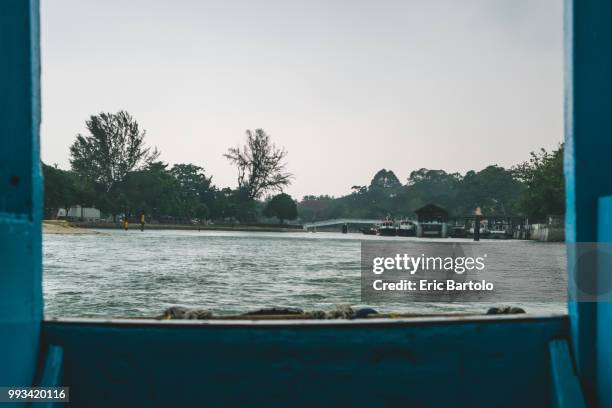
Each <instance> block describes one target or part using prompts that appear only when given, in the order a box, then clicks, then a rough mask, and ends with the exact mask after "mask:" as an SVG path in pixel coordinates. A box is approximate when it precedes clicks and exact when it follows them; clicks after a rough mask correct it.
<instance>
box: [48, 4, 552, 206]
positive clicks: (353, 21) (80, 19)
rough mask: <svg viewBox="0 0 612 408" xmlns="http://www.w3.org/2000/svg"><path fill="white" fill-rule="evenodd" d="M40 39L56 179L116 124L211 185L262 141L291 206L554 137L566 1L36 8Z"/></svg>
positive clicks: (499, 158)
mask: <svg viewBox="0 0 612 408" xmlns="http://www.w3.org/2000/svg"><path fill="white" fill-rule="evenodd" d="M41 25H42V72H43V74H42V110H43V123H42V129H41V132H42V133H41V135H42V136H41V138H42V158H43V160H44V161H45V162H47V163H57V164H58V165H59V166H60V167H62V168H68V167H69V162H68V155H69V152H68V147H69V145H70V144H71V143H72V142H73V140H74V137H75V135H76V134H77V133H79V132H81V133H83V132H85V129H84V122H85V120H86V119H87V118H88V117H89V115H91V114H94V113H98V112H100V111H110V112H115V111H117V110H120V109H125V110H127V111H129V112H130V113H131V114H132V115H134V116H135V117H136V119H137V120H138V121H139V122H140V124H141V126H142V127H144V128H145V129H146V130H147V135H148V136H147V138H148V142H149V143H150V144H152V145H156V146H157V147H158V148H159V149H160V150H161V152H162V156H161V158H162V160H164V161H166V162H169V163H181V162H192V163H195V164H198V165H200V166H202V167H204V168H205V169H206V171H207V173H208V174H212V175H213V182H214V183H215V184H217V185H220V186H235V185H236V172H235V169H234V168H233V167H232V166H231V165H230V164H229V163H228V162H227V160H226V159H225V158H223V157H222V154H223V153H224V152H225V151H226V149H227V148H228V147H229V146H235V145H237V144H241V143H242V141H243V139H244V131H245V129H247V128H251V129H254V128H263V129H265V130H266V131H267V132H268V133H269V134H271V135H272V138H273V139H274V141H275V142H276V143H277V144H278V145H282V146H284V147H285V148H286V149H287V150H288V152H289V155H288V169H289V170H290V171H291V172H292V173H293V174H294V175H295V179H294V181H293V185H292V186H291V187H290V188H288V189H287V192H289V193H290V194H292V195H294V196H296V198H300V197H301V196H302V195H305V194H316V195H318V194H330V195H341V194H346V193H348V192H350V187H351V186H352V185H355V184H360V185H361V184H367V183H369V181H370V179H371V178H372V176H373V175H374V173H375V172H376V171H378V170H379V169H381V168H383V167H384V168H387V169H391V170H393V171H394V172H395V173H396V174H397V176H398V177H399V178H400V180H401V181H402V182H405V180H406V178H407V177H408V175H409V174H410V172H411V171H412V170H415V169H418V168H421V167H427V168H436V169H438V168H440V169H445V170H447V171H459V172H464V171H466V170H470V169H475V170H479V169H481V168H483V167H485V166H486V165H488V164H492V163H497V164H499V165H502V166H510V165H512V164H515V163H518V162H520V161H522V160H525V159H527V158H528V156H529V152H530V151H532V150H536V149H539V148H540V147H545V148H554V147H555V146H556V145H557V143H559V142H560V141H561V140H562V138H563V119H562V115H563V78H562V76H563V66H562V1H561V0H419V1H417V0H398V1H395V0H380V1H379V0H377V1H374V0H372V1H361V0H351V1H344V0H321V1H319V0H301V1H292V0H274V1H273V0H270V1H266V0H258V1H255V0H243V1H235V0H218V1H206V0H173V1H170V0H165V1H162V0H104V1H94V0H87V1H86V0H42V1H41Z"/></svg>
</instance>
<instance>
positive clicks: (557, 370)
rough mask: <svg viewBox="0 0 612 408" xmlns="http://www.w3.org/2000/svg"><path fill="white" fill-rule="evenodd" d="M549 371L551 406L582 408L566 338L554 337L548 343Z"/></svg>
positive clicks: (582, 398)
mask: <svg viewBox="0 0 612 408" xmlns="http://www.w3.org/2000/svg"><path fill="white" fill-rule="evenodd" d="M548 350H549V353H550V373H551V382H552V395H551V396H552V399H553V404H552V405H553V406H554V407H556V408H584V406H585V403H584V397H583V395H582V389H581V387H580V381H579V380H578V377H577V376H576V370H575V368H574V363H573V361H572V357H571V355H570V349H569V345H568V344H567V340H561V339H556V340H553V341H551V342H550V343H549V345H548Z"/></svg>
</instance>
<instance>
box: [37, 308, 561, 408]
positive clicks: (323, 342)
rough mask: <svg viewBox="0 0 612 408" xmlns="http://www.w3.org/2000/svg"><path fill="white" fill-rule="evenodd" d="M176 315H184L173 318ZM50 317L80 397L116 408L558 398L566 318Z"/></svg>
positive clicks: (484, 403)
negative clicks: (558, 352)
mask: <svg viewBox="0 0 612 408" xmlns="http://www.w3.org/2000/svg"><path fill="white" fill-rule="evenodd" d="M170 323H172V322H170ZM170 323H168V324H165V323H164V322H160V323H159V324H148V325H147V324H144V325H142V324H141V325H130V324H128V323H115V324H109V323H106V324H105V323H60V322H45V323H44V324H43V327H44V330H43V332H44V338H45V342H46V343H53V344H57V345H60V346H61V347H63V349H64V356H65V359H64V361H65V363H64V382H65V385H66V386H70V387H71V388H70V391H71V395H70V396H71V401H72V402H73V403H74V404H76V405H79V404H81V405H86V406H88V407H103V406H104V407H107V406H147V407H169V406H266V407H270V406H279V407H286V406H289V405H291V406H369V407H376V406H406V407H409V406H413V407H447V406H465V407H513V408H514V407H538V408H541V407H546V406H549V405H550V395H549V390H550V380H549V378H550V377H549V372H550V371H549V357H548V354H547V353H546V350H547V347H548V343H549V341H550V340H552V339H554V338H558V337H563V336H567V335H568V324H567V320H566V318H563V317H559V318H540V319H536V318H532V319H526V318H521V319H503V318H491V319H483V320H481V321H469V320H458V321H451V322H449V321H435V319H434V320H430V321H428V322H408V323H406V322H404V323H394V322H393V321H388V322H386V323H384V324H367V323H361V324H359V323H348V324H333V325H330V324H325V325H321V324H316V323H315V324H298V325H295V324H277V323H273V324H265V323H256V324H249V323H248V322H247V323H242V324H237V323H233V324H229V325H228V324H218V323H217V324H200V325H187V324H178V325H177V324H170Z"/></svg>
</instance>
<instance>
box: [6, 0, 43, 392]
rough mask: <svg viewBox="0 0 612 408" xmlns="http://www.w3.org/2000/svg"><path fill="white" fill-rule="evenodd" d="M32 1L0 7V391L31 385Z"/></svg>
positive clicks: (35, 294) (37, 270) (36, 162)
mask: <svg viewBox="0 0 612 408" xmlns="http://www.w3.org/2000/svg"><path fill="white" fill-rule="evenodd" d="M38 27H39V23H38V1H37V0H3V1H0V61H2V62H1V63H0V262H1V263H0V385H15V386H19V385H20V386H26V385H31V384H32V380H33V375H34V371H35V367H36V361H37V355H38V347H39V336H40V321H41V319H42V315H43V305H42V288H41V283H42V279H41V256H42V255H41V227H40V217H41V205H42V197H41V176H40V159H39V157H40V154H39V139H38V129H39V120H40V109H39V103H40V92H39V78H40V68H39V63H40V62H39V50H38V44H39V38H38V36H39V33H38Z"/></svg>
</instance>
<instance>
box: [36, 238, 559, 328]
mask: <svg viewBox="0 0 612 408" xmlns="http://www.w3.org/2000/svg"><path fill="white" fill-rule="evenodd" d="M363 239H374V240H381V239H389V240H396V239H400V240H404V241H405V240H409V239H411V238H399V237H389V238H381V237H367V236H363V235H361V234H346V235H343V234H339V233H322V232H320V233H316V234H312V233H260V232H221V231H219V232H217V231H206V232H197V231H145V232H144V233H141V232H140V231H129V232H125V231H120V230H104V231H101V233H100V234H97V235H51V234H45V236H44V281H43V282H44V293H45V313H46V316H47V317H136V316H153V315H157V314H159V313H161V312H162V311H163V310H164V309H165V308H166V307H168V306H172V305H183V306H192V307H195V306H197V307H204V308H207V309H210V310H212V311H213V312H215V313H216V314H228V313H237V312H246V311H248V310H254V309H257V308H261V307H271V306H292V307H300V308H302V309H305V310H313V309H323V310H328V309H331V308H333V307H334V305H336V304H345V303H348V304H351V305H357V306H366V305H363V304H361V302H360V271H359V268H360V265H359V263H360V241H361V240H363ZM412 239H413V238H412ZM420 242H422V241H420ZM479 245H482V246H483V249H484V250H486V251H487V252H488V253H496V254H497V257H498V259H502V260H503V262H504V265H506V267H507V269H508V270H509V272H512V271H513V270H525V269H526V268H528V269H529V271H530V273H532V274H535V275H537V276H539V277H541V278H542V279H538V281H539V282H541V283H540V284H541V285H542V290H549V291H550V290H552V291H555V292H559V291H564V285H565V283H564V282H565V273H566V272H565V246H564V245H563V244H543V243H536V242H531V241H481V242H480V243H479ZM367 306H372V307H375V308H376V309H377V310H379V311H382V312H391V311H396V312H416V313H453V312H466V311H467V312H485V311H486V310H487V307H488V306H490V305H488V304H482V303H478V304H426V303H413V304H377V305H367ZM522 306H524V307H525V309H526V310H527V311H528V312H561V313H565V311H566V309H565V305H564V304H563V303H560V302H559V303H546V304H542V303H540V304H535V303H534V304H527V305H522Z"/></svg>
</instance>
